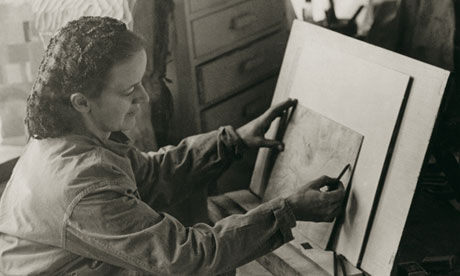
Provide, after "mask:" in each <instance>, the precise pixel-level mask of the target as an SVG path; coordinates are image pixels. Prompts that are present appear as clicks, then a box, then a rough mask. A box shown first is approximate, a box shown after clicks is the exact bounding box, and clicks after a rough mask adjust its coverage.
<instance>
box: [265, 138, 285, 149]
mask: <svg viewBox="0 0 460 276" xmlns="http://www.w3.org/2000/svg"><path fill="white" fill-rule="evenodd" d="M259 147H263V148H272V149H273V148H275V149H277V150H279V151H283V150H284V144H283V143H282V142H280V141H276V140H269V139H262V140H261V141H260V142H259Z"/></svg>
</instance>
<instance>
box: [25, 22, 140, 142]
mask: <svg viewBox="0 0 460 276" xmlns="http://www.w3.org/2000/svg"><path fill="white" fill-rule="evenodd" d="M142 49H144V43H143V40H142V38H140V37H139V36H137V35H136V34H134V33H133V32H131V31H129V30H128V29H127V28H126V25H125V24H124V23H123V22H121V21H118V20H116V19H114V18H110V17H93V16H85V17H81V18H80V19H78V20H74V21H71V22H69V23H67V24H66V25H65V26H64V27H62V28H61V29H60V30H58V31H57V32H56V34H55V35H54V36H53V37H52V38H51V40H50V43H49V45H48V47H47V49H46V52H45V55H44V57H43V60H42V62H41V64H40V67H39V70H38V75H37V77H36V79H35V82H34V84H33V87H32V91H31V94H30V95H29V97H28V99H27V114H26V119H25V124H26V127H27V130H28V134H29V137H32V138H35V139H44V138H51V137H59V136H62V135H65V134H69V133H71V132H72V131H73V130H74V128H75V126H76V122H78V120H80V116H79V115H78V112H77V111H76V110H75V109H74V108H73V107H72V105H71V102H70V96H71V95H72V94H73V93H82V94H83V95H85V96H86V97H88V98H93V99H94V98H97V97H99V96H100V94H101V92H102V89H103V88H104V86H105V84H106V83H105V81H106V79H107V77H108V73H109V72H110V70H111V69H112V67H113V66H114V65H116V64H117V63H119V62H122V61H124V60H125V59H127V58H129V57H130V56H133V55H134V54H136V53H137V52H138V51H140V50H142Z"/></svg>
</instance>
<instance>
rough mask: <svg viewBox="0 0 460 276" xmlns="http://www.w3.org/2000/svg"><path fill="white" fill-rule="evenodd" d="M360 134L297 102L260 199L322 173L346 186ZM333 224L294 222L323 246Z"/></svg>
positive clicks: (290, 190)
mask: <svg viewBox="0 0 460 276" xmlns="http://www.w3.org/2000/svg"><path fill="white" fill-rule="evenodd" d="M362 140H363V136H362V135H360V134H359V133H357V132H355V131H353V130H351V129H349V128H347V127H345V126H342V125H340V124H338V123H336V122H334V121H333V120H330V119H328V118H326V117H324V116H322V115H321V114H319V113H317V112H314V111H312V110H311V109H308V108H306V107H304V106H302V105H297V107H296V108H295V111H294V112H293V114H292V117H291V119H290V120H289V122H288V125H287V128H286V132H285V133H284V135H283V142H284V144H285V150H284V151H283V152H280V153H279V155H278V156H277V158H276V161H275V163H274V167H273V169H272V172H271V175H270V178H269V181H268V186H267V189H266V190H265V193H264V197H263V200H264V201H269V200H271V199H274V198H277V197H279V196H284V197H286V196H288V195H290V194H292V193H293V192H295V191H297V189H298V188H300V187H302V186H304V185H305V184H306V183H308V182H309V181H312V180H314V179H317V178H319V177H321V176H322V175H330V176H333V177H338V175H339V174H340V172H341V171H342V170H343V169H344V167H345V166H346V165H347V164H350V166H351V167H350V169H348V170H346V171H345V174H344V175H343V176H342V178H341V181H342V182H343V184H344V185H345V186H347V185H348V183H349V181H350V177H351V175H352V170H353V168H354V166H355V163H356V159H357V157H358V153H359V149H360V147H361V142H362ZM332 228H333V223H329V222H318V223H315V222H297V226H296V229H297V231H298V233H300V235H301V236H302V237H303V238H304V239H306V240H308V241H309V242H310V243H311V244H313V245H314V246H315V247H317V248H321V249H326V246H327V243H328V241H329V237H330V235H331V232H332Z"/></svg>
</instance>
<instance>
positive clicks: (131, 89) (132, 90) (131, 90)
mask: <svg viewBox="0 0 460 276" xmlns="http://www.w3.org/2000/svg"><path fill="white" fill-rule="evenodd" d="M134 88H135V86H132V87H130V88H129V89H128V90H126V91H125V92H126V95H131V94H132V93H133V92H134Z"/></svg>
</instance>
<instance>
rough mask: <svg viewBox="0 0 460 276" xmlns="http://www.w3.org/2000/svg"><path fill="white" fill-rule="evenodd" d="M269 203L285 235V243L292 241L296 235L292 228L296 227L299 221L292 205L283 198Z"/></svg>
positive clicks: (282, 233)
mask: <svg viewBox="0 0 460 276" xmlns="http://www.w3.org/2000/svg"><path fill="white" fill-rule="evenodd" d="M269 203H270V205H271V208H272V210H273V213H274V214H275V219H276V221H277V222H278V225H279V228H280V232H281V235H282V236H283V243H286V242H289V241H292V240H293V239H294V237H293V235H292V231H291V228H293V227H295V226H296V224H297V223H296V220H295V216H294V212H293V211H292V209H291V206H290V205H289V203H287V201H286V200H285V199H282V198H278V199H274V200H271V201H269Z"/></svg>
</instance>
